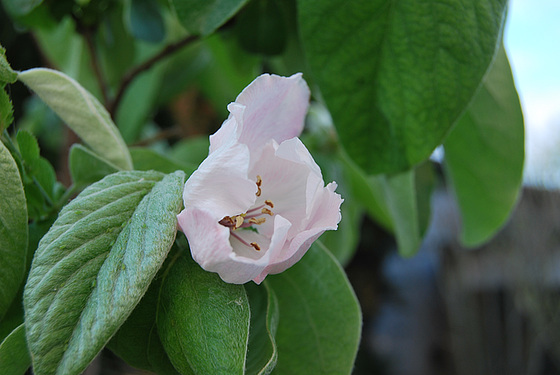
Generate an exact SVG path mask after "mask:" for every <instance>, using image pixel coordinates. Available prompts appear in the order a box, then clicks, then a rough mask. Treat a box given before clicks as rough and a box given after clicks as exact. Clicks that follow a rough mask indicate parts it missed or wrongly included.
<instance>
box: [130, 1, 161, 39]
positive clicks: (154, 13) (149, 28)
mask: <svg viewBox="0 0 560 375" xmlns="http://www.w3.org/2000/svg"><path fill="white" fill-rule="evenodd" d="M125 4H126V7H125V17H126V21H127V24H128V28H129V30H130V31H131V33H132V35H134V37H135V38H137V39H141V40H144V41H146V42H151V43H159V42H161V41H163V39H164V38H165V25H164V23H163V17H162V16H161V11H160V5H159V4H158V2H157V1H156V0H128V1H127V2H126V3H125Z"/></svg>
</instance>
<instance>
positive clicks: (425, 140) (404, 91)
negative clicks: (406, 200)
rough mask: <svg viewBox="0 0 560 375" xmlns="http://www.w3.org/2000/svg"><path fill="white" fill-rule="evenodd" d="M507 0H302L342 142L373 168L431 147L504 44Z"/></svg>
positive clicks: (406, 163) (306, 37) (309, 52)
mask: <svg viewBox="0 0 560 375" xmlns="http://www.w3.org/2000/svg"><path fill="white" fill-rule="evenodd" d="M506 3H507V2H506V0H442V1H438V2H418V1H416V0H401V1H392V0H371V1H350V2H349V1H345V0H324V1H314V0H298V17H299V26H300V31H301V35H302V39H303V44H304V47H305V53H306V56H307V58H308V61H309V64H310V67H311V69H312V71H313V72H314V76H315V77H316V79H317V81H318V84H319V87H320V89H321V93H322V95H323V97H324V99H325V102H326V104H327V105H328V107H329V110H330V112H331V114H332V116H333V119H334V123H335V125H336V127H337V130H338V133H339V135H340V139H341V142H342V144H343V145H344V146H345V148H346V150H347V152H348V153H349V155H350V156H351V157H352V159H353V160H355V161H356V163H357V164H358V165H359V166H360V167H361V168H363V169H364V170H365V171H366V172H367V173H381V172H384V173H389V172H400V171H404V170H407V169H409V168H410V167H411V166H414V165H416V164H418V163H419V162H421V161H423V160H425V159H426V158H428V157H429V155H430V154H431V153H432V151H433V150H434V149H435V147H436V146H438V145H439V144H440V143H441V142H442V141H443V138H444V136H445V135H446V134H447V132H448V130H449V129H450V128H451V126H452V124H453V123H454V122H455V121H456V120H457V118H458V116H459V115H460V114H461V113H462V112H463V110H464V109H465V108H466V106H467V105H468V103H469V101H470V100H471V98H472V96H473V94H474V92H475V90H476V88H477V87H478V86H479V84H480V81H481V79H482V77H483V75H484V73H485V72H486V70H487V68H488V66H489V64H490V62H491V60H492V58H493V56H494V54H495V51H496V47H497V40H498V38H499V36H500V33H501V30H502V27H503V23H504V19H505V9H506Z"/></svg>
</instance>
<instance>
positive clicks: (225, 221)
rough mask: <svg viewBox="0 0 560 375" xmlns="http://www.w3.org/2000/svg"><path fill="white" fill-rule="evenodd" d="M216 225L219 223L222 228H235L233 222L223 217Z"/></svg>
mask: <svg viewBox="0 0 560 375" xmlns="http://www.w3.org/2000/svg"><path fill="white" fill-rule="evenodd" d="M218 223H220V224H221V225H223V226H224V227H234V226H235V222H234V221H233V219H232V218H231V217H229V216H224V218H223V219H222V220H220V221H219V222H218Z"/></svg>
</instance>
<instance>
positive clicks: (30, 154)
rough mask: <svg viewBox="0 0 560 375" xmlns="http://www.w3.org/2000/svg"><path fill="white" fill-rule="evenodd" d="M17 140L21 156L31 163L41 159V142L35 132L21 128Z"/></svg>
mask: <svg viewBox="0 0 560 375" xmlns="http://www.w3.org/2000/svg"><path fill="white" fill-rule="evenodd" d="M16 140H17V144H18V148H19V152H20V153H21V157H22V158H23V160H24V161H25V162H28V163H31V162H33V161H35V160H37V159H39V153H40V150H39V143H38V142H37V138H35V136H33V134H31V133H29V132H28V131H25V130H19V131H18V133H17V135H16Z"/></svg>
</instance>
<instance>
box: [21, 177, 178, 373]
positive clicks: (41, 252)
mask: <svg viewBox="0 0 560 375" xmlns="http://www.w3.org/2000/svg"><path fill="white" fill-rule="evenodd" d="M161 178H162V174H160V173H158V172H140V171H135V172H119V173H115V174H112V175H109V176H107V177H105V178H104V179H103V180H101V181H99V182H97V183H95V184H93V185H91V186H89V187H88V188H86V189H85V190H84V191H83V192H82V193H81V194H80V195H78V197H77V198H75V199H74V200H73V201H72V202H70V203H69V204H68V205H67V206H66V207H65V208H64V209H63V210H62V211H61V212H60V214H59V217H58V219H57V220H56V221H55V223H54V224H53V226H52V227H51V229H50V230H49V232H48V233H47V234H46V235H45V236H44V237H43V239H42V240H41V242H40V243H39V248H38V249H37V252H36V253H35V258H34V260H33V264H32V267H31V271H30V274H29V278H28V283H27V285H26V289H25V294H24V307H25V321H26V328H27V339H28V343H29V349H30V351H31V353H32V357H33V367H34V371H35V373H36V374H38V375H41V374H54V373H57V374H79V373H81V372H82V371H83V370H84V368H85V367H86V366H87V364H88V363H89V362H90V361H91V360H93V358H94V357H95V355H96V354H97V353H98V352H99V351H100V350H101V349H102V348H103V346H104V345H105V344H106V343H107V341H108V340H109V339H110V338H111V336H112V335H113V334H114V333H115V332H116V331H117V330H118V328H119V327H120V325H121V324H122V323H123V322H124V321H125V319H126V318H127V317H128V315H129V314H130V313H131V312H132V310H133V309H134V307H135V306H136V304H137V303H138V301H139V300H140V298H141V297H142V296H143V294H144V293H145V292H146V290H147V288H148V286H149V284H150V282H151V280H152V278H153V277H154V276H155V274H156V272H157V270H158V269H159V267H160V266H161V264H162V263H163V261H164V259H165V257H166V255H167V253H168V251H169V248H170V247H171V245H172V243H173V240H174V238H175V234H176V215H177V213H178V211H179V209H180V207H181V195H182V189H183V183H184V173H182V172H176V173H174V174H171V175H167V176H165V177H164V178H163V180H161V181H160V182H158V180H160V179H161Z"/></svg>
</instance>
